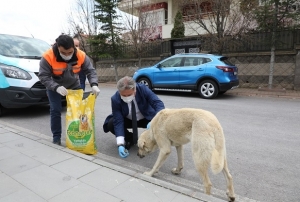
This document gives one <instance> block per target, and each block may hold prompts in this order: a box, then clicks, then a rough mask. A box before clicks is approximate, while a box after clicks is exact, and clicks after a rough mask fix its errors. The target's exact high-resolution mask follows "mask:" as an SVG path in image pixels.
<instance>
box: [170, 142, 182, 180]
mask: <svg viewBox="0 0 300 202" xmlns="http://www.w3.org/2000/svg"><path fill="white" fill-rule="evenodd" d="M176 151H177V158H178V160H177V168H173V169H172V173H173V174H174V175H179V174H180V173H181V170H182V169H183V146H182V145H180V146H176Z"/></svg>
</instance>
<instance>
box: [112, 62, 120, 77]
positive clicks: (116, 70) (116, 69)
mask: <svg viewBox="0 0 300 202" xmlns="http://www.w3.org/2000/svg"><path fill="white" fill-rule="evenodd" d="M116 64H117V62H116V59H114V62H113V66H114V69H115V78H116V82H118V81H119V76H118V68H117V65H116Z"/></svg>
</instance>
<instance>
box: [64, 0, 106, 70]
mask: <svg viewBox="0 0 300 202" xmlns="http://www.w3.org/2000/svg"><path fill="white" fill-rule="evenodd" d="M94 10H95V1H93V0H77V1H76V4H74V5H73V8H72V9H71V12H70V14H69V16H68V22H69V33H71V35H73V36H74V37H77V38H78V39H79V40H80V45H81V49H82V50H83V51H85V52H86V53H87V55H88V56H89V57H90V58H91V59H92V61H93V64H94V66H95V67H96V62H97V61H98V58H97V57H96V56H93V55H92V54H90V53H92V52H93V47H92V46H91V44H90V43H89V40H90V39H91V38H92V37H93V36H96V35H97V34H98V33H99V32H100V29H99V28H100V27H101V24H100V23H99V22H98V21H97V20H96V19H95V17H94Z"/></svg>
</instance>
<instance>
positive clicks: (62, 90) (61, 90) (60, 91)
mask: <svg viewBox="0 0 300 202" xmlns="http://www.w3.org/2000/svg"><path fill="white" fill-rule="evenodd" d="M56 92H57V93H58V94H60V95H62V96H66V95H68V90H67V89H66V88H65V87H63V86H59V87H58V88H57V89H56Z"/></svg>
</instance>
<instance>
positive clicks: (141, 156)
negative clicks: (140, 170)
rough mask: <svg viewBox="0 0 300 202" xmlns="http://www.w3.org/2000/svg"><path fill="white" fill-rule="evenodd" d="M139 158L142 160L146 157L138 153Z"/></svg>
mask: <svg viewBox="0 0 300 202" xmlns="http://www.w3.org/2000/svg"><path fill="white" fill-rule="evenodd" d="M137 156H139V157H140V158H144V157H145V155H142V154H140V153H139V152H138V153H137Z"/></svg>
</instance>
